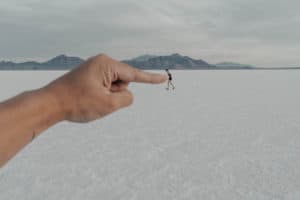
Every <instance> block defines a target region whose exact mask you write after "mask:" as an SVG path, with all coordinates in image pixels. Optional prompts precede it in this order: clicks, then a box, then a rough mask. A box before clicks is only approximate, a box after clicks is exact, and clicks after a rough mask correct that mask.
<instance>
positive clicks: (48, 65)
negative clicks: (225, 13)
mask: <svg viewBox="0 0 300 200" xmlns="http://www.w3.org/2000/svg"><path fill="white" fill-rule="evenodd" d="M83 61H84V59H82V58H79V57H72V56H66V55H59V56H56V57H54V58H52V59H50V60H48V61H46V62H36V61H28V62H21V63H15V62H11V61H0V70H69V69H73V68H74V67H76V66H78V65H80V64H81V63H82V62H83ZM122 62H124V63H127V64H129V65H132V66H134V67H136V68H139V69H152V70H155V69H157V70H159V69H166V68H168V69H182V70H194V69H214V70H224V69H242V70H244V69H246V70H247V69H261V70H285V69H300V68H299V67H289V68H257V67H254V66H251V65H245V64H239V63H235V62H222V63H217V64H209V63H208V62H206V61H204V60H201V59H193V58H190V57H188V56H182V55H180V54H177V53H175V54H171V55H167V56H155V55H142V56H139V57H136V58H133V59H130V60H124V61H122Z"/></svg>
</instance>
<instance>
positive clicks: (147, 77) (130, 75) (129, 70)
mask: <svg viewBox="0 0 300 200" xmlns="http://www.w3.org/2000/svg"><path fill="white" fill-rule="evenodd" d="M116 70H117V74H118V78H119V79H120V80H122V81H125V82H138V83H152V84H158V83H163V82H165V81H166V80H167V79H168V77H167V75H165V74H158V73H151V72H145V71H142V70H139V69H137V68H134V67H131V66H129V65H127V64H124V63H120V65H119V66H118V67H117V69H116Z"/></svg>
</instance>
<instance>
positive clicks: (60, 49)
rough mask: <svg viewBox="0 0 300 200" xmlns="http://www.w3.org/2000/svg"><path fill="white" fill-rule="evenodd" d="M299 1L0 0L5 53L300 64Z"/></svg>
mask: <svg viewBox="0 0 300 200" xmlns="http://www.w3.org/2000/svg"><path fill="white" fill-rule="evenodd" d="M299 8H300V1H299V0H107V1H103V0H77V1H76V0H51V1H50V0H0V60H2V59H5V60H17V61H20V60H30V59H36V60H45V59H48V58H50V57H53V56H55V55H58V54H62V53H64V54H68V55H75V56H81V57H83V58H86V57H89V56H91V55H94V54H97V53H106V54H108V55H110V56H112V57H114V58H116V59H124V58H131V57H135V56H138V55H141V54H157V55H165V54H170V53H180V54H183V55H188V56H191V57H194V58H202V59H204V60H206V61H208V62H210V63H215V62H220V61H236V62H241V63H247V64H253V65H256V66H262V67H264V66H266V67H271V66H275V67H279V66H300V55H299V54H300V12H299Z"/></svg>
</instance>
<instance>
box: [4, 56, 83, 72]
mask: <svg viewBox="0 0 300 200" xmlns="http://www.w3.org/2000/svg"><path fill="white" fill-rule="evenodd" d="M83 61H84V60H83V59H81V58H79V57H69V56H66V55H59V56H56V57H54V58H52V59H50V60H48V61H46V62H36V61H29V62H21V63H14V62H10V61H9V62H7V61H1V62H0V70H1V69H2V70H68V69H72V68H74V67H76V66H78V65H79V64H81V63H82V62H83Z"/></svg>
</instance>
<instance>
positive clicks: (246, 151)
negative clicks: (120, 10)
mask: <svg viewBox="0 0 300 200" xmlns="http://www.w3.org/2000/svg"><path fill="white" fill-rule="evenodd" d="M61 73H62V72H0V91H1V92H0V100H3V99H5V98H7V97H9V96H11V95H13V94H16V93H18V92H20V91H22V90H24V89H30V88H34V87H37V86H41V85H43V84H44V83H46V82H48V81H49V80H51V79H53V78H54V77H57V76H58V75H60V74H61ZM173 73H174V78H175V84H176V90H175V91H174V92H168V91H166V90H165V89H164V87H165V85H159V86H149V85H136V84H133V85H131V86H130V87H131V89H132V91H133V92H134V94H135V103H134V105H133V106H132V107H130V108H128V109H125V110H122V111H120V112H117V113H114V114H113V115H111V116H109V117H107V118H104V119H102V120H99V121H97V122H93V123H90V124H85V125H82V124H80V125H78V124H72V123H66V122H64V123H60V124H58V125H57V126H55V127H53V128H51V129H49V130H48V131H46V132H45V134H43V135H41V136H40V137H38V139H36V140H35V141H34V142H33V143H31V144H30V145H29V146H27V147H26V148H25V149H24V151H22V152H21V153H20V154H18V155H17V156H16V157H15V158H14V159H13V160H11V161H10V162H9V163H8V164H7V165H6V166H5V167H3V168H2V169H0V199H1V200H10V199H14V200H16V199H18V200H19V199H22V200H40V199H43V200H50V199H51V200H58V199H72V200H83V199H149V200H154V199H155V200H159V199H161V200H166V199H195V200H198V199H230V200H232V199H256V200H258V199H295V200H296V199H297V200H298V199H300V71H190V72H181V71H176V72H173ZM17 125H18V123H17V122H16V126H17ZM0 148H1V147H0Z"/></svg>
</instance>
